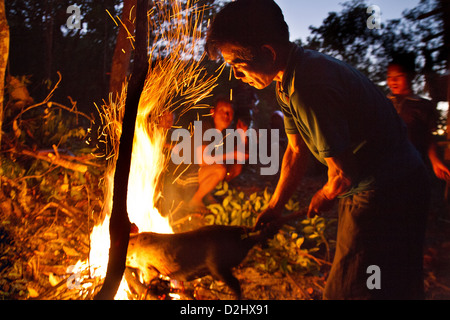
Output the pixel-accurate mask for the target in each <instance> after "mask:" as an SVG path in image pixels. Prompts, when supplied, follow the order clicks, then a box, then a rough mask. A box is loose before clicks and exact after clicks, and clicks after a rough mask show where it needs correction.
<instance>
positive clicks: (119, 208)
mask: <svg viewBox="0 0 450 320" xmlns="http://www.w3.org/2000/svg"><path fill="white" fill-rule="evenodd" d="M147 6H148V1H147V0H138V1H137V5H136V50H135V61H134V68H133V73H132V76H131V79H130V83H129V85H128V95H127V101H126V104H125V115H124V119H123V124H122V136H121V139H120V146H119V157H118V159H117V165H116V168H117V169H116V172H115V176H114V196H113V208H112V212H111V220H110V227H109V230H110V237H111V247H110V252H109V261H108V269H107V273H106V278H105V282H104V284H103V286H102V289H101V290H100V292H99V293H98V295H97V296H96V297H95V299H96V300H112V299H114V296H115V294H116V292H117V289H118V288H119V285H120V281H121V279H122V276H123V273H124V270H125V260H126V254H127V247H128V240H129V234H130V227H131V225H130V220H129V218H128V213H127V192H128V186H127V184H126V183H124V181H128V178H129V174H130V166H131V155H132V149H133V138H134V131H135V122H136V117H137V111H138V106H139V101H140V97H141V92H142V90H143V89H144V84H145V79H146V76H147V71H148V58H147V23H148V20H147V19H148V18H147Z"/></svg>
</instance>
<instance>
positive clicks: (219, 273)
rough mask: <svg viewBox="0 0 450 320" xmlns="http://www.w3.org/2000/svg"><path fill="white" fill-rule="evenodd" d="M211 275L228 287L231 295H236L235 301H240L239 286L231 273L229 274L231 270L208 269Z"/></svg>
mask: <svg viewBox="0 0 450 320" xmlns="http://www.w3.org/2000/svg"><path fill="white" fill-rule="evenodd" d="M210 271H211V275H212V276H213V277H214V278H216V279H218V280H220V281H223V282H225V284H226V285H227V286H228V287H230V289H231V290H232V291H233V293H234V294H235V295H236V299H237V300H241V285H240V283H239V280H238V279H236V278H235V276H234V275H233V273H232V272H231V269H228V268H223V267H222V268H221V267H213V268H210Z"/></svg>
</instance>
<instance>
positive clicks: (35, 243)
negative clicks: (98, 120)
mask: <svg viewBox="0 0 450 320" xmlns="http://www.w3.org/2000/svg"><path fill="white" fill-rule="evenodd" d="M51 97H52V93H50V94H49V95H48V96H47V98H46V99H45V100H44V101H43V102H41V103H37V104H34V105H31V106H24V107H23V108H22V109H17V108H13V107H10V108H7V109H6V117H5V122H4V125H3V129H4V133H3V139H2V145H1V147H2V150H1V151H2V152H1V154H0V161H1V166H0V180H1V188H0V221H1V223H0V299H27V298H36V297H38V296H39V297H40V298H42V297H44V296H45V294H46V293H48V292H53V291H52V290H51V289H52V288H53V286H54V285H56V283H59V282H61V283H63V284H64V283H65V279H66V278H67V274H66V269H67V266H69V265H73V264H75V263H76V261H78V260H79V259H80V258H82V257H83V258H86V257H87V255H88V253H89V234H90V231H91V228H92V227H93V225H94V224H95V219H96V218H97V217H95V216H94V215H93V213H94V212H100V209H101V206H102V200H101V199H102V192H101V190H100V188H99V180H100V178H101V176H102V172H103V169H102V165H101V162H100V161H98V160H96V158H95V157H94V156H92V155H91V153H92V151H93V147H92V146H88V145H86V139H87V136H88V135H89V126H90V121H89V117H87V116H86V115H84V114H83V113H81V112H78V111H77V108H76V106H75V105H73V106H72V107H70V108H69V107H66V106H64V105H61V104H59V103H56V102H53V101H52V100H51ZM55 279H56V280H55ZM58 288H60V289H64V288H66V286H64V285H60V286H59V287H58ZM60 289H58V290H60ZM56 290H57V289H56V287H55V288H54V292H56ZM58 292H59V293H60V291H58ZM51 297H53V298H54V296H50V298H51ZM58 298H62V295H59V294H58Z"/></svg>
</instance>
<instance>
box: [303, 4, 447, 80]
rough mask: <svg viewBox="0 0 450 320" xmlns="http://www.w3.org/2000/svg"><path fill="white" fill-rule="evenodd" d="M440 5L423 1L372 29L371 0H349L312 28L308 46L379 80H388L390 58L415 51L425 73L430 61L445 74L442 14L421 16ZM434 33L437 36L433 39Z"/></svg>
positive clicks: (432, 65)
mask: <svg viewBox="0 0 450 320" xmlns="http://www.w3.org/2000/svg"><path fill="white" fill-rule="evenodd" d="M437 5H438V3H437V1H435V0H422V1H421V2H420V4H419V5H418V6H417V7H416V8H414V9H412V10H409V11H405V12H404V13H403V16H404V17H403V19H394V20H387V21H382V26H381V29H379V30H377V29H372V30H371V29H369V28H367V18H368V17H369V16H368V14H367V13H366V11H367V8H368V6H369V3H368V2H367V1H365V0H364V1H361V0H351V1H347V2H344V3H343V4H342V6H343V9H342V11H341V12H330V13H329V14H328V17H327V18H326V19H325V20H324V21H323V23H322V25H321V26H319V27H314V26H311V27H310V29H311V33H312V36H311V37H308V39H307V44H305V47H307V48H311V49H315V50H318V51H321V52H324V53H326V54H329V55H332V56H334V57H337V58H339V59H342V60H344V61H346V62H348V63H350V64H351V65H353V66H355V67H356V68H358V69H359V70H360V71H362V72H363V73H364V74H366V75H367V76H368V77H369V78H371V79H372V80H373V81H374V82H375V83H383V82H384V81H385V73H386V68H387V64H388V61H389V60H390V59H391V57H392V56H393V55H394V54H396V53H404V52H413V53H415V54H416V55H417V58H418V59H417V63H418V66H419V73H421V74H424V73H425V72H426V71H427V70H426V69H425V65H426V64H427V65H428V69H432V70H433V71H435V72H441V73H442V71H443V66H445V61H446V59H447V55H446V54H445V53H444V52H443V50H445V47H444V46H443V45H442V43H443V38H442V36H439V34H440V33H441V31H442V26H443V24H442V21H441V20H440V19H442V17H440V16H437V17H431V18H428V19H425V20H420V19H418V17H419V16H420V15H422V14H424V13H428V12H430V11H431V10H433V9H434V8H436V6H437ZM433 35H437V36H436V37H434V38H432V36H433ZM426 39H429V40H426ZM430 53H432V54H431V55H430ZM428 71H429V70H428ZM422 87H423V86H422Z"/></svg>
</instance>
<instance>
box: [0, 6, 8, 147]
mask: <svg viewBox="0 0 450 320" xmlns="http://www.w3.org/2000/svg"><path fill="white" fill-rule="evenodd" d="M8 55H9V27H8V21H7V20H6V11H5V1H4V0H0V146H1V143H2V124H3V108H4V105H3V104H4V102H3V100H4V96H5V72H6V66H7V64H8Z"/></svg>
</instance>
